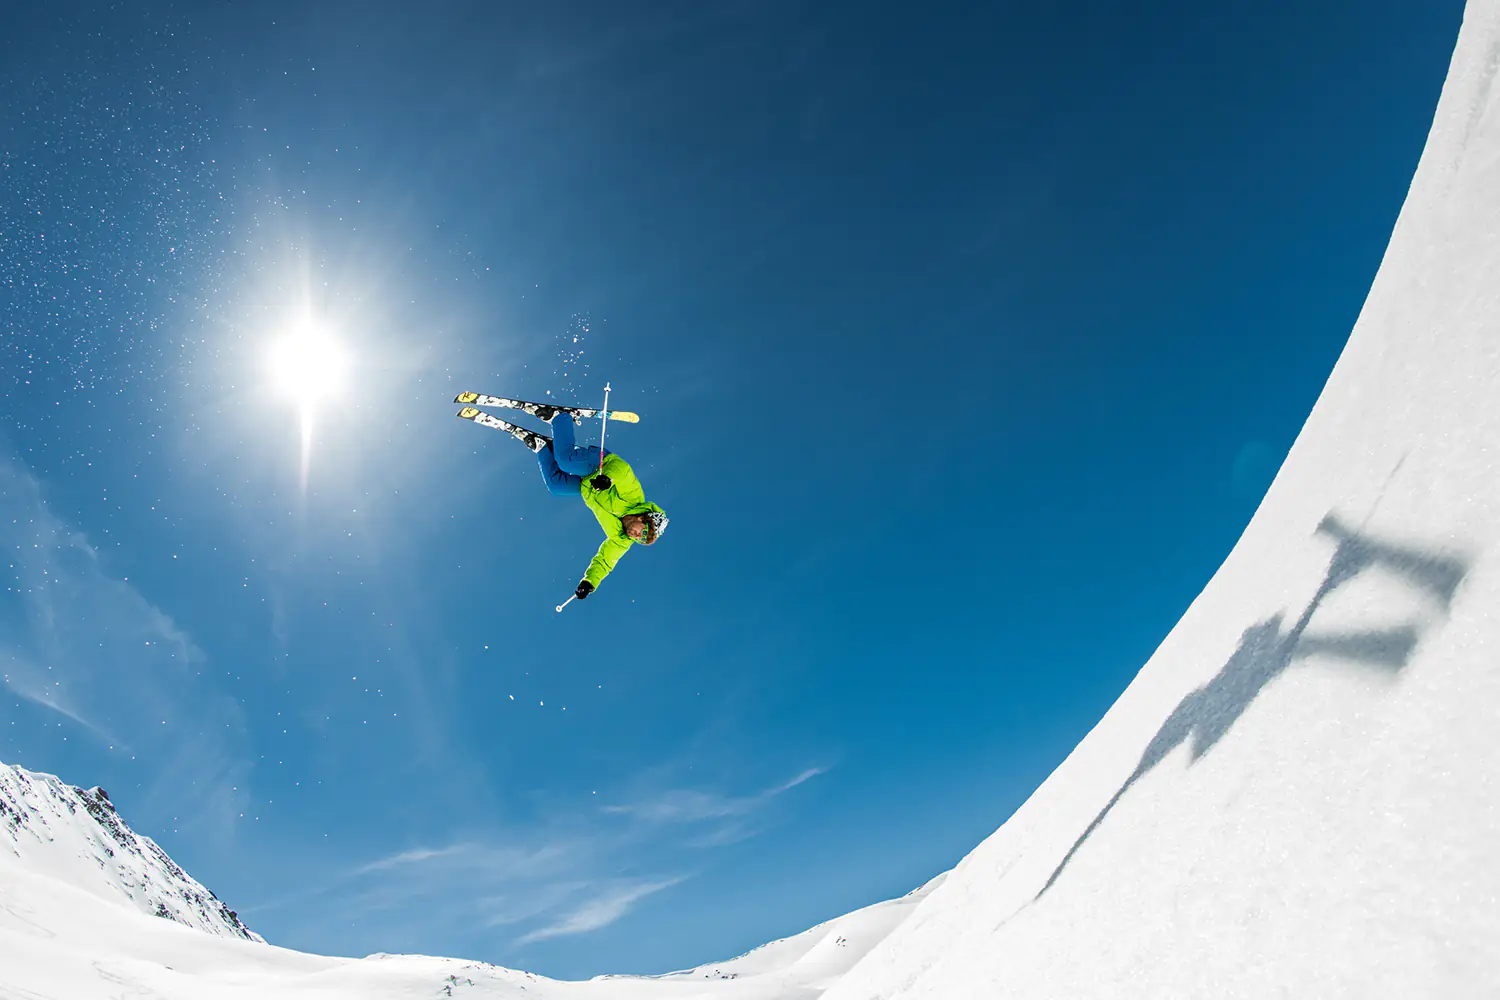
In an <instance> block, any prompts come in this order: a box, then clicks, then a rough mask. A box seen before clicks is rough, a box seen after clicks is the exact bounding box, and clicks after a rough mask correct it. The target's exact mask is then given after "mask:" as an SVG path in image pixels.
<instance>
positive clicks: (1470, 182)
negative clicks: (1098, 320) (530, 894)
mask: <svg viewBox="0 0 1500 1000" xmlns="http://www.w3.org/2000/svg"><path fill="white" fill-rule="evenodd" d="M1497 76H1500V0H1471V2H1470V3H1469V6H1468V10H1467V15H1466V18H1465V22H1464V28H1463V31H1462V33H1461V35H1460V39H1459V44H1458V47H1457V50H1456V52H1455V54H1454V58H1453V62H1452V65H1451V66H1450V72H1449V77H1448V81H1447V83H1446V85H1445V88H1444V91H1443V96H1442V99H1441V102H1440V104H1439V106H1438V110H1437V115H1436V119H1435V121H1434V124H1433V128H1432V131H1431V134H1430V135H1429V138H1428V143H1427V147H1426V150H1425V152H1424V153H1423V156H1422V160H1421V163H1420V165H1419V168H1418V170H1417V173H1416V176H1415V178H1414V180H1413V182H1412V187H1411V190H1410V192H1409V194H1408V197H1407V201H1406V204H1405V206H1404V208H1403V210H1402V213H1401V217H1400V219H1399V221H1398V223H1397V225H1396V228H1395V232H1394V234H1393V236H1392V239H1391V243H1390V246H1389V248H1388V250H1387V252H1386V256H1385V259H1384V261H1383V263H1382V265H1381V268H1380V272H1379V275H1378V276H1377V278H1376V280H1375V283H1374V286H1373V288H1372V289H1371V292H1370V295H1369V298H1368V300H1367V302H1366V304H1365V307H1364V310H1363V312H1362V314H1361V316H1360V318H1359V321H1358V323H1357V325H1356V327H1355V330H1354V332H1353V335H1352V337H1351V339H1350V341H1349V343H1348V345H1347V347H1346V349H1345V351H1344V353H1343V355H1342V357H1341V358H1340V360H1339V362H1338V365H1337V366H1336V368H1335V370H1334V372H1333V374H1332V376H1331V377H1330V379H1329V381H1328V384H1327V386H1326V387H1325V389H1324V392H1323V394H1322V396H1321V397H1320V399H1319V401H1318V404H1317V406H1316V408H1315V409H1314V411H1313V413H1312V415H1311V416H1310V418H1309V419H1308V421H1307V424H1306V426H1305V427H1304V429H1303V431H1302V433H1301V435H1300V436H1299V438H1298V440H1297V442H1296V445H1295V446H1294V448H1293V449H1292V451H1291V453H1290V454H1289V456H1288V457H1287V460H1286V463H1285V464H1284V466H1283V467H1282V469H1281V471H1280V473H1279V475H1278V476H1277V479H1276V481H1275V484H1274V485H1273V487H1272V489H1271V490H1270V492H1269V494H1268V495H1267V497H1266V498H1265V500H1264V501H1263V503H1262V505H1261V507H1260V509H1259V511H1258V512H1257V513H1256V516H1255V518H1254V519H1253V520H1252V522H1251V524H1250V525H1249V527H1248V528H1247V529H1246V531H1245V533H1244V535H1243V537H1242V538H1241V540H1240V542H1239V543H1238V545H1237V546H1236V547H1235V549H1234V551H1233V552H1232V553H1231V554H1230V556H1229V558H1228V560H1227V561H1226V562H1225V563H1224V565H1223V566H1222V567H1221V568H1220V570H1219V571H1218V573H1217V574H1216V575H1215V576H1214V578H1213V580H1212V581H1211V582H1210V584H1209V586H1208V587H1207V588H1206V589H1205V590H1204V592H1203V593H1202V595H1201V596H1200V597H1199V598H1198V599H1197V600H1196V601H1195V602H1194V603H1193V605H1192V607H1191V608H1190V609H1189V611H1188V612H1187V614H1186V615H1185V616H1184V617H1183V619H1182V621H1181V622H1180V624H1179V625H1178V626H1177V627H1176V628H1175V629H1174V630H1173V631H1172V633H1171V634H1170V635H1169V636H1168V637H1167V639H1166V640H1165V641H1164V642H1163V643H1162V645H1161V647H1160V648H1159V649H1158V650H1157V651H1156V653H1155V654H1154V655H1153V656H1152V658H1151V660H1150V661H1149V662H1148V663H1147V664H1146V666H1145V667H1144V668H1143V669H1142V671H1141V672H1140V674H1139V675H1138V676H1137V677H1136V679H1135V680H1134V682H1133V683H1132V684H1131V685H1130V687H1129V688H1128V689H1127V690H1126V691H1125V693H1124V694H1123V695H1122V696H1121V698H1120V699H1119V701H1118V702H1117V703H1116V704H1115V705H1114V706H1113V707H1112V708H1111V710H1110V711H1109V713H1108V714H1107V715H1106V716H1105V717H1104V719H1103V720H1102V721H1101V722H1100V723H1099V724H1098V725H1097V726H1096V727H1095V729H1094V730H1093V731H1092V732H1091V733H1090V734H1089V736H1088V737H1087V738H1086V739H1085V740H1084V741H1083V742H1082V743H1081V744H1080V745H1079V746H1078V747H1077V749H1076V750H1075V751H1074V752H1073V753H1072V754H1071V755H1070V756H1069V757H1068V759H1067V760H1066V761H1065V762H1064V763H1063V764H1062V765H1061V766H1060V767H1059V768H1058V769H1057V770H1056V771H1055V772H1054V773H1053V774H1052V776H1051V777H1050V778H1049V779H1048V780H1047V781H1046V782H1045V783H1044V784H1043V785H1042V786H1041V787H1040V788H1039V789H1038V790H1037V792H1036V793H1035V794H1034V795H1033V796H1032V797H1031V799H1030V800H1029V801H1028V802H1027V803H1026V804H1025V805H1024V806H1023V807H1022V808H1021V809H1020V810H1018V811H1017V812H1016V814H1015V815H1014V816H1013V817H1012V818H1011V819H1010V820H1009V821H1008V822H1007V823H1006V824H1005V825H1004V826H1002V827H1001V828H1000V829H999V830H998V831H997V832H996V833H995V834H994V835H993V836H991V837H990V838H989V839H988V840H987V841H985V842H984V843H983V844H982V845H980V847H979V848H978V849H977V850H975V851H974V852H973V854H971V855H970V856H969V857H968V858H967V859H965V860H964V862H963V863H962V864H960V866H959V867H958V868H957V869H956V870H955V871H954V872H953V873H952V874H951V875H950V876H949V878H948V880H947V882H946V883H945V884H944V885H943V886H942V887H941V888H939V889H938V890H936V891H935V892H934V893H933V894H932V895H931V896H930V897H929V898H928V899H927V900H926V901H925V902H924V903H923V904H922V905H921V906H920V907H919V908H918V910H917V912H916V913H914V914H913V915H912V916H911V917H910V918H909V919H908V920H907V921H906V922H904V923H903V924H902V925H901V927H899V928H898V929H897V930H896V931H895V933H893V934H892V935H891V936H890V938H888V939H887V940H886V942H885V943H884V944H883V945H882V946H881V947H880V948H878V949H876V950H875V951H874V952H873V953H872V954H871V955H870V956H869V957H868V958H866V959H865V961H864V962H863V963H861V964H860V965H859V966H858V967H856V968H855V969H854V970H853V971H852V972H851V973H850V974H849V975H848V976H846V977H845V978H844V979H843V980H842V981H841V982H840V983H839V984H838V986H836V987H835V988H834V989H832V990H830V991H829V992H828V993H827V994H826V998H825V1000H873V998H881V1000H897V998H901V1000H917V998H932V1000H959V998H966V997H986V998H998V997H1026V998H1031V1000H1040V998H1048V997H1058V998H1063V997H1066V998H1069V1000H1079V998H1086V997H1109V998H1128V997H1140V998H1153V1000H1155V998H1161V997H1215V998H1218V997H1271V996H1290V997H1319V998H1332V997H1351V998H1353V997H1358V998H1370V997H1401V998H1409V997H1443V998H1470V997H1500V850H1497V845H1500V559H1497V555H1496V542H1497V540H1500V86H1497Z"/></svg>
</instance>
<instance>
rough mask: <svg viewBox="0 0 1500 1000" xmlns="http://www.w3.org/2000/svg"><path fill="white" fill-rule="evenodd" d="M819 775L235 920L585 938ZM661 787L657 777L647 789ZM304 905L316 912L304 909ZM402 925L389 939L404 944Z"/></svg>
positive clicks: (440, 858)
mask: <svg viewBox="0 0 1500 1000" xmlns="http://www.w3.org/2000/svg"><path fill="white" fill-rule="evenodd" d="M825 770H826V769H825V768H822V767H810V768H806V769H804V770H802V771H800V772H798V773H796V774H795V775H793V776H792V777H790V778H788V779H786V780H784V781H780V782H777V783H776V784H774V785H771V786H769V787H767V788H764V789H762V790H760V791H758V792H755V793H753V794H747V795H732V794H725V793H723V792H717V791H711V790H705V789H701V788H700V789H686V790H684V789H672V788H668V789H666V790H661V791H656V792H654V793H643V794H641V795H640V796H639V798H638V799H637V800H636V801H635V802H633V803H630V804H626V805H610V806H606V807H604V808H602V809H589V810H586V811H581V812H569V813H568V814H566V815H564V816H553V817H551V818H550V819H548V820H546V821H544V822H543V823H541V824H540V825H537V826H527V827H511V828H508V829H499V830H491V831H488V832H487V833H485V834H482V835H476V836H470V837H468V838H466V839H463V840H459V841H455V842H453V843H449V844H442V845H430V844H425V845H418V846H414V847H408V848H405V849H402V850H399V851H394V852H391V853H389V854H386V855H384V856H382V857H378V858H375V859H374V860H371V861H367V862H364V863H362V864H358V865H354V866H351V867H349V868H348V869H346V870H345V871H343V872H342V873H339V874H335V875H332V876H331V877H330V878H329V879H328V880H327V881H326V882H325V883H323V885H322V886H321V887H318V888H313V889H309V890H307V891H304V892H301V893H297V894H295V895H293V896H290V897H286V898H283V899H279V900H274V901H268V902H263V903H261V904H259V905H253V906H249V907H241V913H243V914H246V915H248V916H250V917H251V918H252V919H253V917H254V915H255V914H256V913H262V912H266V911H270V910H282V911H290V912H298V911H303V910H306V911H307V912H308V913H310V914H317V918H318V920H320V921H323V922H326V921H327V920H328V914H329V912H330V910H341V911H346V912H347V913H349V914H350V916H351V919H354V920H361V921H367V920H369V919H371V917H372V915H373V914H378V913H390V914H410V913H423V914H427V915H428V916H427V918H425V923H426V927H425V928H424V933H425V932H432V931H433V930H434V926H433V925H434V924H436V923H441V924H444V925H451V926H450V930H451V929H453V928H456V927H459V926H463V927H466V928H468V929H470V930H472V929H475V928H506V929H508V930H507V931H506V932H505V933H506V934H507V939H506V940H507V942H508V945H509V947H511V948H523V947H525V946H528V945H534V944H538V943H541V942H545V941H549V940H552V939H555V938H561V937H567V936H571V935H578V934H586V933H590V932H593V931H598V930H601V929H603V928H605V927H608V926H610V925H612V924H614V923H616V922H617V921H620V920H622V919H624V918H625V917H627V916H628V915H629V914H630V912H631V911H632V910H633V909H634V908H635V907H636V906H637V904H639V903H640V901H642V900H644V899H645V898H647V897H648V896H651V895H654V894H656V893H660V892H663V891H665V890H667V889H670V888H672V887H674V886H677V885H681V884H683V883H685V882H687V881H689V880H690V879H691V878H692V877H693V873H692V872H691V871H686V872H685V871H684V870H683V867H684V866H683V864H682V857H683V848H684V847H689V848H693V849H695V850H708V849H712V848H717V847H724V846H726V845H729V844H733V843H736V842H738V841H742V840H745V839H747V838H749V837H753V836H755V835H756V834H757V833H758V832H760V830H761V829H762V826H761V823H762V820H761V818H760V817H759V813H760V812H761V811H763V810H765V809H766V808H767V807H769V806H770V805H771V803H772V802H773V801H774V800H775V799H776V798H777V797H778V796H781V795H783V794H785V793H786V792H788V791H790V790H791V789H793V788H796V787H798V786H800V785H802V784H804V783H806V782H808V781H810V780H812V779H813V778H815V777H817V776H818V775H820V774H823V773H825ZM661 779H662V774H661V773H660V772H658V773H656V774H655V775H654V776H652V778H651V780H652V781H653V782H654V783H659V782H660V781H661ZM622 871H628V872H630V873H631V874H630V875H629V876H622V874H621V873H622ZM312 897H320V898H322V899H323V903H322V904H320V905H318V906H315V907H306V906H304V905H303V904H304V903H306V901H307V900H308V899H309V898H312ZM400 924H401V921H397V923H395V924H393V925H392V927H391V933H392V934H393V935H409V934H410V931H409V930H407V929H405V928H404V927H403V926H400ZM418 944H419V942H416V941H406V940H404V939H403V940H401V941H400V942H399V946H401V947H412V946H416V945H418ZM501 957H503V956H501ZM517 957H518V958H519V957H520V956H517Z"/></svg>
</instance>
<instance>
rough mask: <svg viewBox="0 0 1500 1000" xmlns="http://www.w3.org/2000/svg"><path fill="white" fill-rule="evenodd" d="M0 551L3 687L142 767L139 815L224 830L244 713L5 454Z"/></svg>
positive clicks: (238, 773) (171, 625) (241, 757)
mask: <svg viewBox="0 0 1500 1000" xmlns="http://www.w3.org/2000/svg"><path fill="white" fill-rule="evenodd" d="M0 546H3V547H4V549H5V550H6V554H7V555H8V556H9V564H10V578H9V579H8V580H7V581H6V582H7V586H6V589H5V590H4V591H3V592H0V680H3V683H4V685H5V687H6V688H8V689H9V690H10V691H12V692H14V693H15V694H16V695H18V696H19V697H21V698H24V699H25V700H27V701H29V702H32V703H34V704H36V705H40V706H43V707H45V708H47V709H49V710H51V711H54V712H56V713H58V714H59V715H61V716H64V717H65V718H68V719H70V720H72V721H73V722H76V723H78V724H79V725H81V726H83V727H84V728H85V729H87V730H88V731H89V732H90V733H91V734H92V735H93V736H94V738H95V739H97V740H98V741H99V742H100V743H101V744H102V745H103V747H105V748H108V750H110V751H113V752H114V753H116V754H119V755H120V759H122V760H130V759H133V760H135V761H137V762H138V763H139V764H140V765H141V766H140V767H139V768H138V769H137V771H138V773H139V774H140V775H142V776H143V777H144V778H145V785H146V788H147V793H148V794H147V798H146V800H145V802H144V803H143V806H144V809H143V811H144V812H146V813H148V814H150V813H156V814H158V816H164V815H167V814H170V815H175V816H180V817H181V816H186V817H188V818H190V820H191V821H204V820H212V821H215V822H217V823H223V822H227V820H228V819H229V817H230V816H232V815H234V814H235V813H236V812H238V810H239V807H240V803H241V802H242V801H243V800H244V793H243V792H242V791H240V789H242V788H243V787H244V781H243V780H242V778H243V776H244V774H245V773H246V772H247V771H248V762H247V761H248V755H247V754H246V753H245V750H244V744H245V726H244V721H243V717H242V715H241V713H240V711H239V709H238V706H237V705H236V704H235V703H234V701H233V700H232V699H231V698H229V697H227V696H226V695H224V694H223V693H221V692H216V691H214V690H213V689H212V688H211V687H210V686H209V685H207V684H206V683H205V682H204V681H203V680H202V679H201V677H200V674H201V667H202V666H203V662H204V659H205V658H204V655H203V653H202V651H201V650H199V649H198V647H197V646H196V645H195V644H194V643H193V641H192V639H191V637H190V636H188V635H187V634H186V633H185V632H184V631H183V630H182V629H180V628H179V627H178V626H177V624H176V623H175V622H174V621H173V620H172V618H171V616H169V615H167V614H166V613H164V612H163V611H161V610H160V609H159V608H157V607H156V606H155V605H153V604H152V603H151V602H150V601H149V600H147V599H146V597H145V596H144V595H143V594H141V593H140V592H139V591H138V590H137V589H136V588H135V587H134V586H132V585H131V584H130V583H129V582H128V581H126V580H124V579H121V578H117V577H115V576H113V575H112V574H110V573H109V572H108V570H107V568H106V567H105V565H104V563H103V561H102V560H101V558H100V555H99V553H98V552H97V551H96V550H95V549H94V547H93V546H91V545H90V544H89V542H88V540H87V538H86V537H85V536H84V535H83V533H82V532H80V531H78V530H76V529H75V528H73V527H72V526H70V525H68V524H67V523H65V522H64V521H63V520H62V519H61V518H58V517H56V516H55V515H54V514H53V513H52V512H51V511H50V510H49V509H48V507H47V504H46V501H45V499H44V496H43V491H42V487H41V484H40V483H39V482H38V481H37V479H36V477H35V476H33V475H32V474H31V473H30V471H29V470H27V469H26V468H25V466H24V465H23V464H22V463H21V462H20V461H19V460H18V459H16V458H15V457H14V456H13V455H10V454H8V453H5V452H4V451H3V450H0ZM236 786H238V787H236ZM189 803H191V805H189ZM194 813H196V815H194Z"/></svg>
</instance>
